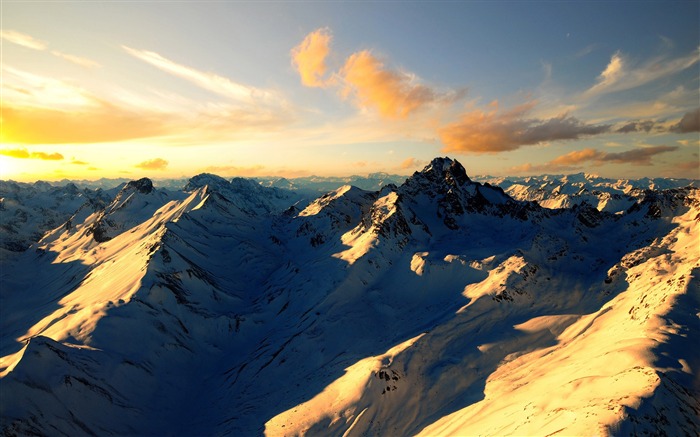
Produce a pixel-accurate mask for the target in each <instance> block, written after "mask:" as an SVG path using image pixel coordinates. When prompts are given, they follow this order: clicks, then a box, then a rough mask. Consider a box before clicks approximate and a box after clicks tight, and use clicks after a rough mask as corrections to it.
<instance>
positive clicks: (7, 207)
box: [0, 181, 114, 260]
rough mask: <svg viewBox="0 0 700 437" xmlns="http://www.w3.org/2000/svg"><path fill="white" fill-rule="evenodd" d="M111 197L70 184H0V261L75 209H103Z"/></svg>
mask: <svg viewBox="0 0 700 437" xmlns="http://www.w3.org/2000/svg"><path fill="white" fill-rule="evenodd" d="M113 196H114V190H108V191H103V190H101V189H97V190H90V189H79V188H78V187H77V186H76V185H75V184H72V183H67V184H66V185H63V186H53V185H51V184H49V183H48V182H43V181H39V182H35V183H33V184H28V183H22V182H14V181H0V260H4V259H6V258H8V257H10V256H12V255H13V253H15V252H22V251H24V250H26V249H27V248H28V247H29V246H30V245H31V244H32V243H34V242H36V241H38V240H39V239H40V238H41V237H42V235H43V234H44V233H45V232H46V231H48V230H50V229H53V228H55V227H57V226H60V225H62V224H63V223H65V221H66V220H67V219H68V218H69V217H70V216H71V215H72V214H73V213H74V212H75V211H76V210H77V209H78V208H81V207H83V208H92V209H99V208H102V207H104V204H105V203H106V202H109V201H110V199H111V198H112V197H113Z"/></svg>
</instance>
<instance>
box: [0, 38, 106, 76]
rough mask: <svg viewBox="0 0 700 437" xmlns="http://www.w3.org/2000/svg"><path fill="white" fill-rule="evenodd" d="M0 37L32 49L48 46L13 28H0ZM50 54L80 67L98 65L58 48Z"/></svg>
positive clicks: (43, 48) (46, 47)
mask: <svg viewBox="0 0 700 437" xmlns="http://www.w3.org/2000/svg"><path fill="white" fill-rule="evenodd" d="M0 38H2V39H4V40H6V41H9V42H11V43H13V44H17V45H20V46H22V47H26V48H29V49H32V50H39V51H44V50H48V48H49V46H48V44H46V43H44V42H43V41H39V40H37V39H35V38H34V37H32V36H30V35H27V34H24V33H21V32H16V31H14V30H0ZM51 54H52V55H54V56H56V57H58V58H62V59H65V60H66V61H69V62H72V63H74V64H76V65H80V66H81V67H85V68H96V67H99V66H100V64H99V63H97V62H95V61H93V60H90V59H87V58H83V57H81V56H76V55H71V54H68V53H63V52H60V51H58V50H51Z"/></svg>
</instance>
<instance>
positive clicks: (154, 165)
mask: <svg viewBox="0 0 700 437" xmlns="http://www.w3.org/2000/svg"><path fill="white" fill-rule="evenodd" d="M134 167H137V168H140V169H143V170H165V169H166V168H167V167H168V161H166V160H165V159H162V158H154V159H149V160H147V161H143V162H140V163H138V164H136V165H135V166H134Z"/></svg>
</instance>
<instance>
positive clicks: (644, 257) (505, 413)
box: [0, 158, 700, 436]
mask: <svg viewBox="0 0 700 437" xmlns="http://www.w3.org/2000/svg"><path fill="white" fill-rule="evenodd" d="M480 181H481V182H480ZM182 182H183V183H182V184H181V185H179V187H178V188H177V189H175V188H172V187H171V186H168V187H163V186H157V184H155V183H154V182H153V181H151V180H149V179H146V178H144V179H140V180H137V181H126V182H122V183H120V184H119V185H117V186H114V187H112V188H107V186H104V187H101V188H90V187H85V186H79V185H77V184H73V183H67V184H63V185H60V186H52V185H49V184H47V183H44V182H37V183H34V184H23V183H16V182H0V195H1V196H2V203H1V205H2V209H1V210H0V212H1V213H2V235H1V236H2V248H3V252H2V255H3V259H2V267H3V268H2V269H1V271H0V280H1V281H2V287H1V288H0V316H1V317H0V327H1V329H0V333H1V338H0V357H1V358H0V429H2V432H3V434H4V435H236V436H238V435H245V436H248V435H263V434H264V435H270V436H282V435H343V436H353V435H416V434H418V435H554V434H561V435H583V434H615V435H618V434H620V435H635V434H636V435H642V434H653V435H684V434H685V435H695V434H696V433H697V430H698V429H700V419H699V413H700V400H699V399H700V385H699V382H698V373H697V369H698V368H700V349H698V348H697V347H696V343H697V339H698V335H700V318H699V317H698V314H700V280H699V278H700V250H698V241H700V220H698V217H700V189H699V188H697V183H698V181H692V180H673V179H642V180H636V181H629V180H620V181H612V180H609V179H603V178H597V177H593V176H590V175H585V174H578V175H566V176H540V177H530V178H491V177H483V178H478V180H477V178H474V179H472V178H470V177H469V176H468V175H467V173H466V171H465V169H464V168H463V166H462V165H461V164H460V163H459V162H457V161H454V160H452V159H449V158H436V159H435V160H433V161H432V162H431V163H430V164H429V165H427V166H426V167H425V168H424V169H423V170H422V171H420V172H416V173H414V174H413V175H412V176H410V177H408V178H402V177H397V176H391V175H384V174H377V175H369V176H368V177H367V178H355V179H353V178H350V181H347V180H345V179H334V178H298V179H274V180H273V179H264V180H250V179H242V178H234V179H224V178H221V177H219V176H216V175H211V174H201V175H198V176H195V177H193V178H191V179H189V180H187V181H182ZM340 182H342V183H340ZM349 182H352V183H349Z"/></svg>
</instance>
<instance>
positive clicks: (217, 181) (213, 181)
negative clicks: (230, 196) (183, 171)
mask: <svg viewBox="0 0 700 437" xmlns="http://www.w3.org/2000/svg"><path fill="white" fill-rule="evenodd" d="M205 185H208V186H209V187H210V188H222V187H226V188H228V187H230V185H231V184H230V183H229V181H227V180H226V179H224V178H222V177H221V176H217V175H215V174H211V173H200V174H198V175H196V176H192V177H191V178H190V180H189V181H187V185H185V188H184V191H187V192H190V191H194V190H196V189H198V188H202V187H204V186H205Z"/></svg>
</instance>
